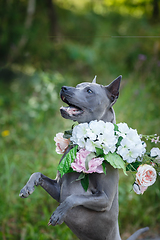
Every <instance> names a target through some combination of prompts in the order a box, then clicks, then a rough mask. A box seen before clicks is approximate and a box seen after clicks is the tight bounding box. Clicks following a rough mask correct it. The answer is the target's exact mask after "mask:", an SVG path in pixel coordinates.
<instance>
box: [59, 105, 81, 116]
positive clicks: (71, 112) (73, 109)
mask: <svg viewBox="0 0 160 240" xmlns="http://www.w3.org/2000/svg"><path fill="white" fill-rule="evenodd" d="M61 109H63V110H64V111H66V112H67V113H68V115H70V116H71V115H77V114H79V113H81V112H82V110H80V109H78V108H76V107H73V106H69V107H61Z"/></svg>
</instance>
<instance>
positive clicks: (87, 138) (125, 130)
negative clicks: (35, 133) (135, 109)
mask: <svg viewBox="0 0 160 240" xmlns="http://www.w3.org/2000/svg"><path fill="white" fill-rule="evenodd" d="M142 138H144V139H145V140H150V141H151V142H154V143H158V142H160V141H159V136H157V135H156V134H155V135H149V136H147V135H138V133H137V130H136V129H132V128H130V127H128V125H127V124H126V123H119V124H113V123H110V122H103V121H101V120H100V121H97V120H95V121H91V122H90V123H81V124H79V125H76V126H74V127H73V128H72V130H69V131H65V133H64V134H63V133H58V134H56V137H55V138H54V140H55V142H56V152H57V153H58V154H63V153H64V152H65V151H66V150H67V148H68V146H72V149H71V150H70V151H69V152H68V153H67V154H66V155H65V156H64V158H63V159H62V161H61V162H60V164H59V165H58V170H59V172H60V174H61V176H63V175H64V174H65V173H69V172H79V173H81V174H80V175H79V178H78V179H77V180H81V184H82V186H83V188H84V190H85V191H87V189H88V186H89V177H88V174H90V173H105V174H107V169H106V164H105V162H108V163H110V164H111V165H112V166H113V167H114V168H119V169H121V168H122V169H123V172H124V174H125V175H127V173H126V171H130V172H132V173H134V174H135V175H136V177H135V182H134V184H133V190H134V191H135V192H136V193H137V194H143V193H144V191H145V190H146V189H147V188H148V186H151V185H152V184H154V183H155V181H156V178H157V173H158V175H160V149H159V148H155V147H154V148H152V149H151V150H150V152H146V147H147V145H146V143H145V142H144V141H142Z"/></svg>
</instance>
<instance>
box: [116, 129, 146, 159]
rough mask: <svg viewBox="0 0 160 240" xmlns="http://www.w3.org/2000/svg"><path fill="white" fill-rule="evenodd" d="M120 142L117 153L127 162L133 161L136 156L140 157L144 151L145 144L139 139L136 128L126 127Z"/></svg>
mask: <svg viewBox="0 0 160 240" xmlns="http://www.w3.org/2000/svg"><path fill="white" fill-rule="evenodd" d="M120 144H121V145H120V146H119V147H118V149H117V153H118V154H119V155H121V156H122V158H123V160H126V161H127V162H128V163H132V162H135V161H136V159H137V158H138V157H141V156H142V155H143V154H144V153H145V152H146V149H145V144H143V142H142V141H141V139H140V136H139V135H138V133H137V130H135V129H132V128H129V130H128V129H127V132H126V134H124V133H123V139H122V141H121V143H120Z"/></svg>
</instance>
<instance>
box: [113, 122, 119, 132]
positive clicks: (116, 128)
mask: <svg viewBox="0 0 160 240" xmlns="http://www.w3.org/2000/svg"><path fill="white" fill-rule="evenodd" d="M114 131H118V126H117V124H115V123H114Z"/></svg>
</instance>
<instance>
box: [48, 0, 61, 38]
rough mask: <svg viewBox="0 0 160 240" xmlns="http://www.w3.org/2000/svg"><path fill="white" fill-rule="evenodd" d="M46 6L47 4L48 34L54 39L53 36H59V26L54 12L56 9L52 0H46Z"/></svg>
mask: <svg viewBox="0 0 160 240" xmlns="http://www.w3.org/2000/svg"><path fill="white" fill-rule="evenodd" d="M46 6H47V12H48V18H49V21H48V23H49V26H50V33H49V35H50V36H51V38H50V39H54V38H53V36H59V34H60V31H59V30H60V28H59V25H58V20H57V13H56V9H55V5H54V3H53V0H46Z"/></svg>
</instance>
